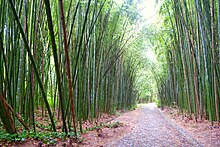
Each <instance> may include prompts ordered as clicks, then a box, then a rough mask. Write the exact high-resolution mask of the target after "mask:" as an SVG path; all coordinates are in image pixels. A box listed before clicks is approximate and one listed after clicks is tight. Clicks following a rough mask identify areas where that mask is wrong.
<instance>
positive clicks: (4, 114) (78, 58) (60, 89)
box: [0, 0, 137, 133]
mask: <svg viewBox="0 0 220 147" xmlns="http://www.w3.org/2000/svg"><path fill="white" fill-rule="evenodd" d="M133 7H134V6H133V4H132V3H125V4H124V5H123V6H122V7H118V6H117V5H116V3H115V2H114V1H112V0H57V1H49V0H30V1H29V0H16V1H15V0H8V1H4V0H1V1H0V11H1V12H0V117H1V121H2V124H3V125H4V128H5V129H6V131H7V132H9V133H16V132H17V128H18V127H19V126H21V124H22V126H23V127H24V128H25V129H33V130H34V131H35V130H36V124H37V122H36V120H35V118H36V116H39V115H41V117H45V116H48V117H49V120H50V121H49V122H48V123H49V124H50V125H51V129H52V131H57V128H56V125H57V124H56V122H57V120H61V121H62V130H63V132H65V133H68V132H70V131H74V132H75V133H76V131H77V130H79V129H80V130H81V131H82V122H83V121H86V120H91V121H98V119H99V118H100V116H101V115H102V113H114V111H115V110H117V109H129V108H132V107H133V106H134V105H135V104H136V95H137V91H136V89H135V80H136V72H135V66H136V65H135V64H136V63H135V60H134V58H133V57H131V56H129V55H127V54H126V49H127V48H128V47H129V43H131V42H132V41H134V34H135V32H136V31H135V30H134V29H133V23H134V22H135V21H137V14H136V13H135V11H131V12H128V11H129V10H131V9H133ZM122 9H126V10H127V11H122ZM38 110H40V111H38ZM36 111H37V112H41V114H39V113H36Z"/></svg>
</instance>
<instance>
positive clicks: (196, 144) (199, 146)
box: [158, 108, 204, 147]
mask: <svg viewBox="0 0 220 147" xmlns="http://www.w3.org/2000/svg"><path fill="white" fill-rule="evenodd" d="M158 111H159V112H160V114H161V115H162V116H163V117H164V119H165V120H166V121H167V122H168V123H169V124H170V125H171V126H172V127H173V128H175V129H176V130H177V131H178V132H179V133H180V134H181V135H183V136H184V137H185V138H186V139H187V140H189V141H190V142H191V143H192V144H193V145H194V146H196V147H204V146H203V145H201V144H200V143H199V142H198V141H197V140H196V139H195V138H193V137H192V135H191V134H189V133H188V132H187V131H185V130H184V129H183V128H181V127H180V126H178V125H177V124H175V123H174V122H172V121H171V120H170V119H169V118H167V117H166V116H165V115H164V114H163V113H162V112H161V109H159V108H158Z"/></svg>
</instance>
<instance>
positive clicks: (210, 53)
mask: <svg viewBox="0 0 220 147" xmlns="http://www.w3.org/2000/svg"><path fill="white" fill-rule="evenodd" d="M160 12H161V14H162V16H165V19H164V24H163V26H164V28H163V29H162V30H161V32H163V33H164V35H161V36H160V44H163V48H165V54H164V55H165V56H164V58H165V59H166V65H167V66H166V67H164V69H165V70H164V73H165V74H163V75H158V76H157V85H158V91H159V96H160V97H161V103H162V105H169V106H171V105H176V106H178V108H179V109H180V110H181V112H183V113H184V114H188V115H189V116H190V117H193V116H194V117H195V119H196V121H197V120H201V119H202V118H208V119H209V120H210V121H211V122H212V123H213V122H215V121H216V122H219V115H220V105H219V104H220V101H219V97H220V93H219V91H220V81H219V79H220V66H219V65H220V64H219V63H220V42H219V39H220V1H215V0H166V1H165V2H164V4H163V5H162V7H161V10H160Z"/></svg>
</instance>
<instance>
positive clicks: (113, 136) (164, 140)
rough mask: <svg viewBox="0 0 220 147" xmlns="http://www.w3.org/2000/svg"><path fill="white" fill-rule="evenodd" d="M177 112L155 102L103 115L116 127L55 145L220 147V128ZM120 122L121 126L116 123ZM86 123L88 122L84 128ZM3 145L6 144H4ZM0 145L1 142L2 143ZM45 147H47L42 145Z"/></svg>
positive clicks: (29, 142)
mask: <svg viewBox="0 0 220 147" xmlns="http://www.w3.org/2000/svg"><path fill="white" fill-rule="evenodd" d="M177 112H178V111H177V110H176V109H164V110H163V111H162V110H160V109H158V108H157V107H156V105H155V104H154V103H150V104H146V105H143V106H142V107H139V108H137V109H136V110H133V111H130V112H124V113H122V114H121V115H120V116H116V115H114V116H107V115H104V116H103V117H102V118H101V119H100V121H101V122H105V123H106V122H108V124H117V125H116V126H114V125H113V126H112V127H107V126H105V127H102V128H98V129H95V130H93V131H88V132H86V133H83V134H81V136H80V138H79V139H78V140H77V141H76V143H75V141H71V140H66V141H64V142H62V141H61V140H59V139H58V140H57V142H56V145H55V146H66V147H68V146H83V147H84V146H85V147H91V146H94V147H102V146H106V147H114V146H116V147H124V146H126V147H127V146H132V147H133V146H134V147H135V146H141V147H142V146H184V147H187V146H190V147H191V146H210V147H217V146H220V129H219V128H218V127H215V128H214V127H210V123H209V122H208V121H202V122H200V123H196V122H195V121H193V120H188V119H186V118H184V117H182V116H181V115H178V113H177ZM117 122H118V123H117ZM86 125H87V123H85V127H89V126H86ZM39 144H41V142H40V141H38V140H28V141H26V142H14V143H9V144H4V146H16V147H17V146H20V147H21V146H22V147H25V146H28V147H29V146H33V147H35V146H39ZM2 145H3V144H2ZM0 146H1V141H0ZM42 146H46V145H44V144H42Z"/></svg>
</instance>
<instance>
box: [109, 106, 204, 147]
mask: <svg viewBox="0 0 220 147" xmlns="http://www.w3.org/2000/svg"><path fill="white" fill-rule="evenodd" d="M186 136H187V135H186V134H185V135H184V134H183V133H181V131H179V130H178V129H177V128H176V127H174V126H173V125H172V124H171V123H170V122H169V121H167V120H166V118H165V117H164V116H163V115H162V114H161V113H160V111H159V110H158V108H157V107H156V105H155V104H153V103H151V104H147V105H145V106H143V107H142V108H141V114H140V116H139V118H138V124H137V126H136V127H135V128H134V130H133V131H132V132H131V133H130V134H127V135H126V136H124V137H123V138H122V139H119V140H116V141H115V142H113V143H111V144H109V145H107V146H108V147H136V146H137V147H153V146H156V147H158V146H161V147H170V146H172V147H174V146H183V147H188V146H190V147H191V146H200V145H198V144H197V143H195V142H193V141H192V140H190V139H189V138H187V137H186Z"/></svg>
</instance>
